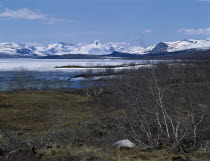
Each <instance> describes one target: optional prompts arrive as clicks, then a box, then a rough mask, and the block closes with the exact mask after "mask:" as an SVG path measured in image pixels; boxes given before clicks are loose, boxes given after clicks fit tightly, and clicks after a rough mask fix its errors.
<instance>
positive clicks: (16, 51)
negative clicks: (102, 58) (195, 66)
mask: <svg viewBox="0 0 210 161" xmlns="http://www.w3.org/2000/svg"><path fill="white" fill-rule="evenodd" d="M189 49H196V50H206V49H210V39H209V38H206V39H203V40H191V39H189V40H183V41H175V42H160V43H158V44H155V45H151V46H149V47H147V48H143V47H140V46H130V45H129V44H128V43H125V42H110V43H106V44H102V43H100V42H99V41H98V40H96V41H93V42H92V43H89V44H88V43H79V44H77V45H74V44H71V43H64V42H59V43H51V44H48V45H42V44H36V43H35V44H19V43H15V42H11V43H4V42H0V56H2V55H6V56H50V55H66V54H86V55H109V54H112V53H113V52H119V53H128V54H151V53H167V52H177V51H183V50H189Z"/></svg>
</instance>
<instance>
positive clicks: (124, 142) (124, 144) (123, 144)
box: [113, 139, 135, 149]
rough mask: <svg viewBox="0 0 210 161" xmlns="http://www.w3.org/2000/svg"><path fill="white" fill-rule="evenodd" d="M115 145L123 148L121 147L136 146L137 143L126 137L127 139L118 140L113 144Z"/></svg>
mask: <svg viewBox="0 0 210 161" xmlns="http://www.w3.org/2000/svg"><path fill="white" fill-rule="evenodd" d="M113 146H116V147H117V148H119V149H121V148H130V149H131V148H134V147H135V144H134V143H132V142H131V141H130V140H128V139H125V140H120V141H117V142H115V143H114V144H113Z"/></svg>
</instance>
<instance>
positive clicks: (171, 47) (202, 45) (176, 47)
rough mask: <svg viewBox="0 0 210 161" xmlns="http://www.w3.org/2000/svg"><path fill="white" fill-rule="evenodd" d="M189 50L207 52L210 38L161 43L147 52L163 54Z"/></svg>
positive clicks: (209, 47)
mask: <svg viewBox="0 0 210 161" xmlns="http://www.w3.org/2000/svg"><path fill="white" fill-rule="evenodd" d="M189 49H197V50H205V49H210V38H206V39H203V40H193V39H189V40H183V41H175V42H160V43H159V44H157V45H153V46H150V47H149V48H148V49H147V52H152V53H161V52H175V51H183V50H189Z"/></svg>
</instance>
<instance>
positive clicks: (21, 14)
mask: <svg viewBox="0 0 210 161" xmlns="http://www.w3.org/2000/svg"><path fill="white" fill-rule="evenodd" d="M0 17H5V18H10V19H25V20H42V21H44V23H45V24H54V23H56V22H58V21H60V20H59V19H57V18H53V17H49V16H48V15H46V14H43V13H41V12H38V11H33V10H31V9H28V8H21V9H18V10H11V9H9V8H6V9H5V11H4V12H2V13H0Z"/></svg>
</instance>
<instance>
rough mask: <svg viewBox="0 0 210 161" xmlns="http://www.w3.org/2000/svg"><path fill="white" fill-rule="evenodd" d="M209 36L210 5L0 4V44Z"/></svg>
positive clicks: (130, 0)
mask: <svg viewBox="0 0 210 161" xmlns="http://www.w3.org/2000/svg"><path fill="white" fill-rule="evenodd" d="M206 37H210V0H0V41H1V42H19V43H25V42H32V43H34V42H36V43H53V42H68V43H79V42H86V43H89V42H92V41H93V40H99V41H101V42H103V43H107V42H113V41H119V42H128V43H130V44H135V45H136V44H139V43H140V41H142V40H143V41H144V42H145V44H147V45H151V44H155V43H158V42H161V41H176V40H184V39H203V38H206Z"/></svg>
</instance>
